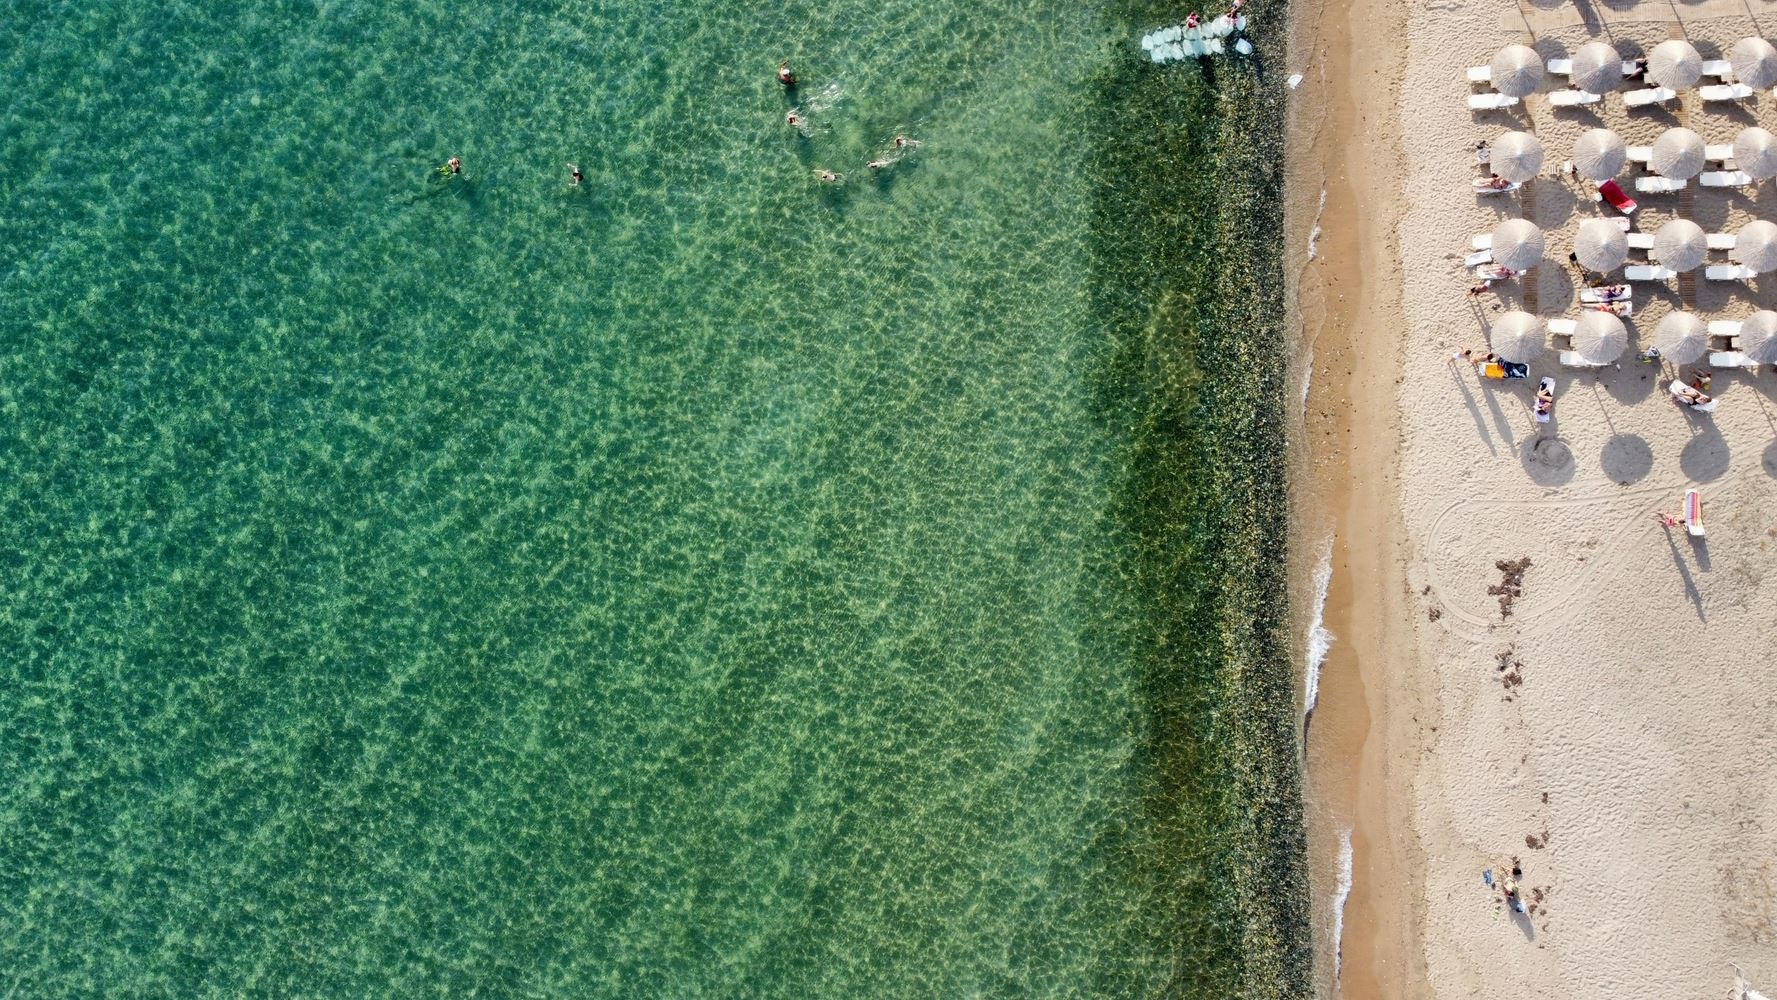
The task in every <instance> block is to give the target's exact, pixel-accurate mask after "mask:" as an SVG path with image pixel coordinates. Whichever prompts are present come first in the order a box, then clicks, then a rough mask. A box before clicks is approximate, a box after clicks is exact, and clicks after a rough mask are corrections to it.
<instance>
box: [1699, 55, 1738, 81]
mask: <svg viewBox="0 0 1777 1000" xmlns="http://www.w3.org/2000/svg"><path fill="white" fill-rule="evenodd" d="M1733 72H1734V64H1733V63H1731V62H1728V61H1727V60H1726V59H1705V60H1703V75H1704V76H1713V77H1715V78H1716V79H1717V80H1726V79H1727V78H1728V76H1729V74H1731V73H1733Z"/></svg>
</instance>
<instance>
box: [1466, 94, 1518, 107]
mask: <svg viewBox="0 0 1777 1000" xmlns="http://www.w3.org/2000/svg"><path fill="white" fill-rule="evenodd" d="M1517 103H1518V99H1517V98H1516V97H1507V96H1506V95H1504V94H1470V95H1469V98H1468V106H1469V110H1470V111H1497V110H1499V109H1500V108H1509V107H1511V106H1512V105H1514V104H1517Z"/></svg>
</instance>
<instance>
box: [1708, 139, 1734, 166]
mask: <svg viewBox="0 0 1777 1000" xmlns="http://www.w3.org/2000/svg"><path fill="white" fill-rule="evenodd" d="M1733 158H1734V144H1733V143H1731V142H1712V143H1709V144H1708V145H1706V146H1704V147H1703V159H1705V160H1714V161H1716V162H1717V163H1725V162H1727V161H1728V160H1731V159H1733Z"/></svg>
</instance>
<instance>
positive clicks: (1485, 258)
mask: <svg viewBox="0 0 1777 1000" xmlns="http://www.w3.org/2000/svg"><path fill="white" fill-rule="evenodd" d="M1491 263H1493V251H1491V250H1476V251H1475V252H1474V253H1471V254H1469V255H1468V256H1467V257H1465V258H1463V261H1462V266H1463V267H1480V266H1481V265H1482V264H1491Z"/></svg>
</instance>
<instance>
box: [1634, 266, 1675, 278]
mask: <svg viewBox="0 0 1777 1000" xmlns="http://www.w3.org/2000/svg"><path fill="white" fill-rule="evenodd" d="M1623 277H1624V278H1625V279H1627V280H1629V281H1671V280H1672V279H1673V278H1676V277H1678V272H1677V271H1674V270H1672V269H1671V268H1669V267H1646V266H1641V265H1632V266H1630V267H1625V268H1623Z"/></svg>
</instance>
